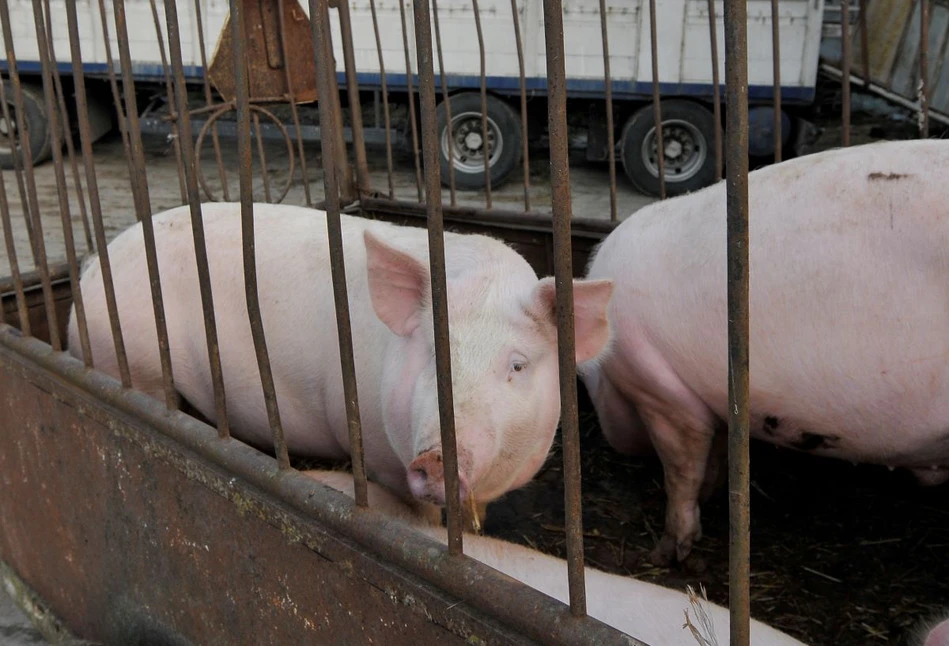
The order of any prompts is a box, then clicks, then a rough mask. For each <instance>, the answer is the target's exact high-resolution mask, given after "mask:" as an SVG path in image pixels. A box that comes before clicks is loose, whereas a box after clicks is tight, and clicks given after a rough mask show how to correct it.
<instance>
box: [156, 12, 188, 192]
mask: <svg viewBox="0 0 949 646" xmlns="http://www.w3.org/2000/svg"><path fill="white" fill-rule="evenodd" d="M177 1H178V0H169V2H168V3H167V4H175V3H177ZM148 3H149V4H150V5H151V8H152V21H153V22H154V23H155V38H156V39H157V41H158V42H157V44H158V55H159V56H161V70H162V75H163V76H164V78H165V94H166V95H167V96H168V105H170V106H172V105H175V91H174V90H173V89H172V87H171V76H170V75H169V73H168V59H167V57H166V56H165V38H164V36H162V34H161V20H160V19H159V17H158V7H157V6H156V4H155V0H148ZM163 4H166V3H163ZM166 19H167V18H166ZM175 116H176V118H175V119H172V121H171V134H172V137H171V147H172V148H174V150H175V161H176V162H177V164H176V166H175V167H176V169H177V171H178V191H179V192H180V193H181V202H182V204H183V203H185V202H186V201H187V199H188V189H187V188H185V176H184V162H183V161H182V159H181V145H180V144H179V143H178V140H179V139H181V133H180V131H179V128H178V119H180V118H181V112H180V111H179V112H178V113H177V115H175Z"/></svg>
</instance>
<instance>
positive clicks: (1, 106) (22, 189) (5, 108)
mask: <svg viewBox="0 0 949 646" xmlns="http://www.w3.org/2000/svg"><path fill="white" fill-rule="evenodd" d="M5 85H6V83H4V82H3V80H2V79H0V110H2V113H3V119H4V120H5V121H6V122H7V124H8V127H7V133H6V135H5V137H6V140H7V142H8V144H9V146H10V150H11V151H16V149H17V145H18V143H17V138H16V132H15V131H14V129H13V128H12V127H9V126H10V125H12V124H13V119H12V117H11V116H10V106H9V104H8V103H7V92H6V89H5V87H4V86H5ZM13 172H14V176H15V178H16V187H17V193H18V194H19V196H20V208H21V209H23V224H24V225H25V228H26V236H27V239H28V240H29V241H30V253H31V254H32V256H33V264H34V265H35V264H36V263H37V262H38V260H37V257H38V256H37V251H36V238H35V237H34V235H33V220H32V218H31V217H30V202H29V198H28V197H27V193H26V184H25V182H24V181H23V160H21V159H20V155H18V154H14V155H13Z"/></svg>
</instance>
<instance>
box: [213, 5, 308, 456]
mask: <svg viewBox="0 0 949 646" xmlns="http://www.w3.org/2000/svg"><path fill="white" fill-rule="evenodd" d="M229 2H230V7H231V42H232V43H233V46H234V94H235V97H236V103H237V157H238V163H239V164H240V186H241V241H242V247H243V260H244V294H245V298H246V299H247V316H248V318H249V319H250V331H251V335H252V336H253V338H254V350H255V351H256V353H257V367H258V369H259V370H260V384H261V388H263V391H264V403H265V404H266V406H267V419H268V421H269V422H270V430H271V433H272V434H273V443H274V452H275V453H276V456H277V464H278V466H279V468H280V469H289V468H290V456H289V454H288V453H287V443H286V441H285V440H284V436H283V425H282V424H281V423H280V409H279V407H278V405H277V393H276V390H275V389H274V380H273V372H272V371H271V369H270V356H269V355H268V353H267V340H266V338H265V337H264V324H263V320H262V319H261V316H260V298H259V295H258V292H257V254H256V250H255V248H254V193H253V190H254V189H253V186H252V184H251V149H250V147H251V144H250V104H249V103H248V101H247V95H248V92H249V90H248V87H247V60H246V54H245V53H244V43H245V37H244V34H245V31H244V14H243V8H242V7H241V5H242V0H229ZM311 18H312V14H311ZM320 103H321V104H322V103H323V101H320Z"/></svg>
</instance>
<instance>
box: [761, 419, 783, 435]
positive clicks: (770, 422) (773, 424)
mask: <svg viewBox="0 0 949 646" xmlns="http://www.w3.org/2000/svg"><path fill="white" fill-rule="evenodd" d="M780 425H781V421H780V420H779V419H778V418H777V417H775V416H774V415H768V416H767V417H765V418H764V432H765V433H767V434H768V435H774V431H775V429H776V428H778V426H780Z"/></svg>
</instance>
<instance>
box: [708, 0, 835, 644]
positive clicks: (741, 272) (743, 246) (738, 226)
mask: <svg viewBox="0 0 949 646" xmlns="http://www.w3.org/2000/svg"><path fill="white" fill-rule="evenodd" d="M846 1H847V0H844V2H846ZM725 92H726V99H725V101H726V104H727V105H728V113H727V115H726V118H727V120H728V124H727V129H726V131H725V150H726V158H725V159H726V162H725V163H726V167H727V168H728V174H727V177H726V187H725V190H726V200H727V213H728V216H727V217H728V223H727V227H728V234H727V245H728V252H727V257H728V489H729V491H728V525H729V541H728V548H729V550H728V568H729V569H728V608H729V612H730V616H731V618H730V624H729V625H730V633H731V642H730V643H731V646H748V644H749V642H750V634H751V623H750V603H751V595H750V586H749V581H750V577H751V536H750V520H751V510H750V500H749V484H750V465H749V460H750V457H749V452H748V438H749V420H748V398H749V390H748V345H749V339H748V337H749V331H748V330H749V328H748V284H749V282H748V274H749V267H748V7H747V4H746V0H725Z"/></svg>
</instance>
